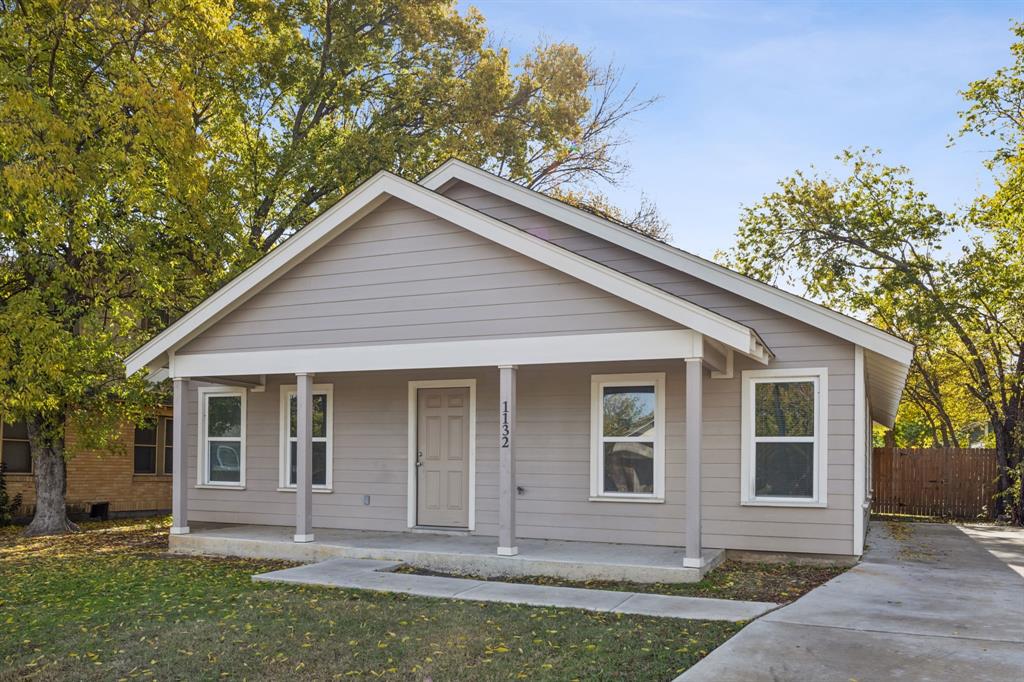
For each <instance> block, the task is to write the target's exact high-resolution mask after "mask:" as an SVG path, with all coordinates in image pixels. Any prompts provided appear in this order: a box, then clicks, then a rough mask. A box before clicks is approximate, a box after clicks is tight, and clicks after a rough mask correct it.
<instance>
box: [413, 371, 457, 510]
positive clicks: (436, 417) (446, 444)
mask: <svg viewBox="0 0 1024 682" xmlns="http://www.w3.org/2000/svg"><path fill="white" fill-rule="evenodd" d="M417 413H418V414H417V430H416V469H417V472H416V481H417V491H416V524H417V525H420V526H447V527H453V528H466V527H468V526H469V388H467V387H464V386H463V387H458V388H421V389H419V392H418V395H417Z"/></svg>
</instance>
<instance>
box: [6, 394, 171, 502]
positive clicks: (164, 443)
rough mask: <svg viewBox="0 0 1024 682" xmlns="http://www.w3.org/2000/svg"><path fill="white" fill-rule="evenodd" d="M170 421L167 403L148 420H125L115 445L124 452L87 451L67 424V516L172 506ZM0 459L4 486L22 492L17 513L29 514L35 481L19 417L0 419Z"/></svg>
mask: <svg viewBox="0 0 1024 682" xmlns="http://www.w3.org/2000/svg"><path fill="white" fill-rule="evenodd" d="M173 423H174V419H173V418H172V416H171V410H170V408H169V407H167V408H160V409H159V410H158V412H157V414H156V415H154V417H153V421H152V423H150V424H146V425H143V426H142V427H138V426H136V425H134V424H130V423H125V424H123V425H122V427H121V434H120V439H119V445H120V446H121V449H122V450H123V452H121V453H111V452H105V451H100V450H91V449H89V448H86V447H84V446H82V445H81V444H80V443H79V438H78V435H77V433H76V432H75V429H74V428H73V427H72V426H68V429H67V435H66V438H65V448H66V449H67V451H68V453H69V454H70V459H69V460H68V463H67V496H66V499H67V504H68V510H69V512H70V513H71V514H72V515H75V516H77V515H94V516H106V515H108V514H112V515H115V516H120V515H132V516H134V515H144V514H156V513H161V512H164V513H166V512H167V511H170V509H171V472H172V465H173V463H174V459H173V457H172V454H171V450H172V445H173V441H172V440H171V439H172V438H173V426H172V425H173ZM0 462H2V463H3V465H4V473H5V476H6V481H7V491H8V493H9V494H10V495H11V497H12V498H13V497H14V496H15V495H20V496H21V506H20V509H19V510H16V511H15V513H16V514H17V515H26V516H30V515H31V513H32V510H33V508H34V506H35V495H36V490H35V480H34V478H33V476H32V473H33V471H32V457H31V454H30V452H29V444H28V430H27V429H26V427H25V424H24V422H3V421H0Z"/></svg>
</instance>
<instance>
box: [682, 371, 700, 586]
mask: <svg viewBox="0 0 1024 682" xmlns="http://www.w3.org/2000/svg"><path fill="white" fill-rule="evenodd" d="M703 383H704V366H703V364H702V360H701V358H687V359H686V556H685V557H684V558H683V566H686V567H688V568H700V567H702V566H703V565H704V557H703V556H702V555H701V548H700V532H701V529H700V484H701V480H700V456H701V437H702V435H703V423H704V410H703V408H704V396H703V390H702V388H703Z"/></svg>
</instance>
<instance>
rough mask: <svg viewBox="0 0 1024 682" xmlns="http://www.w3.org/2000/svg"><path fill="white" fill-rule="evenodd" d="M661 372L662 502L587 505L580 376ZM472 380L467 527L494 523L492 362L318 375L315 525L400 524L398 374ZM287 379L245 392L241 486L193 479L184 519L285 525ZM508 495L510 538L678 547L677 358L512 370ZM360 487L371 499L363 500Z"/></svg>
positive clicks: (192, 449) (403, 414)
mask: <svg viewBox="0 0 1024 682" xmlns="http://www.w3.org/2000/svg"><path fill="white" fill-rule="evenodd" d="M617 372H622V373H626V372H666V373H667V384H666V392H667V396H666V397H667V410H666V419H667V425H666V431H667V439H668V440H667V442H666V448H665V453H666V502H665V504H627V503H615V502H600V503H598V502H589V501H588V498H589V495H590V375H591V374H608V373H617ZM464 378H475V379H476V380H477V440H476V457H477V476H476V532H477V533H478V534H483V535H496V534H497V532H498V527H497V523H498V507H497V505H498V499H497V498H498V481H497V472H498V448H497V441H498V371H497V369H496V368H475V369H457V370H456V369H453V370H431V371H420V372H362V373H346V374H324V375H318V376H317V377H316V383H317V384H333V386H334V414H333V416H334V438H333V448H334V452H333V464H334V472H333V492H331V493H319V492H318V493H314V495H313V516H314V518H313V523H314V525H315V526H317V527H328V528H351V529H361V530H392V531H400V530H405V529H406V525H407V519H406V503H407V494H408V487H407V480H408V479H407V476H408V462H409V456H408V440H407V439H408V431H407V429H408V382H409V381H413V380H422V379H464ZM282 384H294V379H293V378H291V377H271V378H269V381H268V385H267V388H266V391H265V392H262V393H256V392H249V394H248V395H247V397H246V403H247V404H246V407H247V439H246V440H247V442H246V481H245V489H244V490H234V489H213V488H201V489H199V488H193V489H191V490H190V491H189V518H190V519H193V520H196V521H215V522H223V523H259V524H271V525H291V524H293V523H294V521H295V494H294V493H293V492H284V491H279V490H278V471H279V462H280V459H279V458H280V448H279V443H280V439H279V438H280V434H279V431H278V429H279V424H280V414H279V410H280V404H281V403H280V395H281V393H280V391H281V386H282ZM518 386H519V393H518V404H519V407H518V409H519V412H518V425H517V437H516V461H517V484H518V485H520V486H522V487H523V488H525V492H524V494H523V495H521V496H519V498H518V501H517V522H518V528H519V535H520V536H521V537H533V538H557V539H564V540H603V541H609V542H631V543H641V544H662V545H681V544H683V542H684V541H685V517H684V507H685V500H684V499H683V494H684V492H683V491H684V490H685V478H684V468H685V467H684V462H683V458H684V453H683V449H682V443H683V437H684V434H683V431H682V429H683V373H682V362H681V361H679V362H670V361H662V362H643V363H639V362H637V363H602V364H595V365H551V366H545V367H523V368H521V369H520V370H519V377H518ZM197 394H198V392H197V390H196V385H195V384H192V387H191V388H190V391H189V396H190V397H189V405H190V410H189V427H190V437H189V439H188V441H187V448H188V460H189V463H190V464H189V465H190V470H189V476H190V481H195V480H197V478H198V471H197V468H196V467H197V462H198V459H197V456H196V453H197V443H198V433H197V430H196V424H197V421H196V417H197V405H198V401H197ZM363 495H370V502H371V503H370V505H369V506H365V505H363Z"/></svg>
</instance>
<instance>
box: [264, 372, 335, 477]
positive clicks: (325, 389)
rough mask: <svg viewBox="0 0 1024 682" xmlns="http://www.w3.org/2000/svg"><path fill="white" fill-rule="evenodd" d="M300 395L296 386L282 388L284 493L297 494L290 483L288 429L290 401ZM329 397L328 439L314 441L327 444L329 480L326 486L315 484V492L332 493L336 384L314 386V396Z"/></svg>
mask: <svg viewBox="0 0 1024 682" xmlns="http://www.w3.org/2000/svg"><path fill="white" fill-rule="evenodd" d="M297 393H298V388H297V386H296V385H295V384H290V385H285V386H281V424H280V428H279V429H278V431H280V434H281V437H280V448H279V449H280V455H279V457H278V460H279V466H278V488H277V489H278V490H280V491H283V492H295V488H296V486H295V485H293V484H290V483H288V454H289V448H288V444H289V441H291V436H290V435H289V432H288V431H289V429H288V426H289V424H288V399H289V398H290V397H291V396H293V395H296V394H297ZM317 394H326V395H327V437H326V438H314V439H313V441H314V442H316V441H318V440H323V441H324V442H326V443H327V478H326V479H325V484H324V485H317V484H315V483H314V484H313V490H315V491H317V492H324V493H328V492H332V491H333V490H334V384H314V385H313V395H317Z"/></svg>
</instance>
